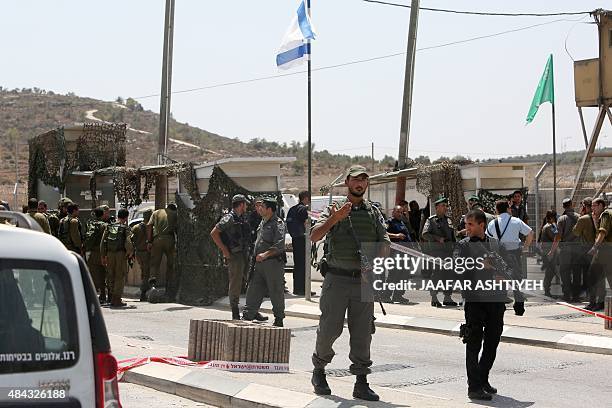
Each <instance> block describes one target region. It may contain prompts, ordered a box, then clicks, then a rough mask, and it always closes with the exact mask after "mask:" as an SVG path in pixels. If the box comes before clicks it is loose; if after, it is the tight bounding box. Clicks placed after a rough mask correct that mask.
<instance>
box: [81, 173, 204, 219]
mask: <svg viewBox="0 0 612 408" xmlns="http://www.w3.org/2000/svg"><path fill="white" fill-rule="evenodd" d="M160 175H167V176H169V177H178V179H179V183H180V184H181V187H182V188H183V189H185V190H187V191H188V192H189V194H190V197H191V198H192V199H195V198H198V197H199V193H198V192H197V184H196V182H195V171H194V169H193V164H192V163H175V164H170V165H160V166H144V167H140V168H138V169H135V168H131V167H117V166H114V167H106V168H103V169H99V170H96V171H94V172H93V174H92V175H91V178H90V180H89V188H90V190H91V193H92V197H95V191H96V177H97V176H112V177H113V186H114V190H115V196H116V197H117V201H118V202H119V203H120V204H121V206H123V207H131V206H134V205H139V204H140V203H142V202H143V201H147V200H149V199H150V197H149V193H150V192H151V190H152V189H153V188H154V187H153V186H154V185H155V179H156V178H157V177H158V176H160ZM143 181H144V183H143ZM95 206H96V203H95V200H94V201H92V208H94V207H95Z"/></svg>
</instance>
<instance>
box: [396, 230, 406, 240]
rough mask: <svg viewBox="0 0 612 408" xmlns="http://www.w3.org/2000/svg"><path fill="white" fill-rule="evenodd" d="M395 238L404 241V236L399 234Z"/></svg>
mask: <svg viewBox="0 0 612 408" xmlns="http://www.w3.org/2000/svg"><path fill="white" fill-rule="evenodd" d="M397 238H398V239H401V240H404V239H406V235H404V234H403V233H401V232H400V233H398V234H397Z"/></svg>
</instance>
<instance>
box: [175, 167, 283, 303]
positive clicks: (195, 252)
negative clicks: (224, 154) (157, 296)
mask: <svg viewBox="0 0 612 408" xmlns="http://www.w3.org/2000/svg"><path fill="white" fill-rule="evenodd" d="M184 173H185V174H183V175H182V179H181V174H179V180H188V179H189V177H190V176H189V173H190V172H189V171H188V169H185V171H184ZM191 177H192V180H193V186H194V189H193V190H188V191H189V193H190V195H191V197H194V196H195V197H198V198H197V199H196V200H194V203H195V207H194V208H193V209H189V208H187V206H186V205H185V204H184V203H183V200H182V199H181V198H180V197H178V196H177V200H176V202H177V206H178V220H179V223H178V227H177V237H178V242H177V257H176V259H177V271H178V276H179V280H180V289H179V301H180V302H181V303H185V304H200V305H202V304H204V305H208V304H211V303H212V302H214V301H215V300H217V299H219V298H220V297H223V296H227V287H228V280H227V266H225V265H224V263H223V257H222V255H221V253H220V251H219V250H218V249H217V247H216V246H215V244H214V242H213V241H212V239H211V238H210V231H211V230H212V229H213V227H214V226H215V224H216V223H217V221H218V220H219V219H220V218H221V216H222V215H223V214H224V212H225V211H226V210H227V209H228V208H231V200H232V196H233V195H234V194H244V195H245V196H247V197H248V198H249V199H251V204H249V208H248V210H247V211H251V210H253V204H252V202H253V200H252V199H253V198H254V197H255V196H259V195H266V194H267V195H272V196H276V197H277V201H278V202H279V204H280V205H282V195H281V194H280V192H278V191H274V192H269V193H259V192H258V193H256V194H255V193H253V192H251V191H249V190H246V189H245V188H243V187H241V186H239V185H238V184H236V183H235V182H234V181H233V180H232V179H231V178H230V177H229V176H227V174H225V172H223V170H221V168H220V167H218V166H215V167H214V169H213V172H212V176H211V178H210V181H209V187H208V192H207V193H206V195H205V196H204V197H202V198H199V192H198V191H197V185H195V176H194V175H193V173H192V176H191ZM181 183H185V184H181V185H182V186H185V187H187V185H188V182H187V181H181Z"/></svg>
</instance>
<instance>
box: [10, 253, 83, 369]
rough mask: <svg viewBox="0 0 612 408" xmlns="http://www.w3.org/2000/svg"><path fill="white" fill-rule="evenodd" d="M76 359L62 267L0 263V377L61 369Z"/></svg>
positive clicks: (70, 293) (68, 294)
mask: <svg viewBox="0 0 612 408" xmlns="http://www.w3.org/2000/svg"><path fill="white" fill-rule="evenodd" d="M78 356H79V350H78V328H77V323H76V310H75V305H74V293H73V289H72V284H71V282H70V276H69V274H68V271H67V270H66V268H64V267H63V266H62V265H60V264H58V263H55V262H46V261H24V260H10V259H2V260H0V373H12V372H19V373H23V372H31V371H42V370H51V369H59V368H65V367H69V366H71V365H74V364H75V363H76V361H77V359H78Z"/></svg>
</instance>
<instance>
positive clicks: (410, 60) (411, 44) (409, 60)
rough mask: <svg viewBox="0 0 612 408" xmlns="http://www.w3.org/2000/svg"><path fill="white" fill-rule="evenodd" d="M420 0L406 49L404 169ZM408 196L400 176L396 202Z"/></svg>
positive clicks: (414, 0)
mask: <svg viewBox="0 0 612 408" xmlns="http://www.w3.org/2000/svg"><path fill="white" fill-rule="evenodd" d="M419 5H420V0H412V4H411V6H410V26H409V28H408V45H407V50H406V71H405V75H404V97H403V101H402V122H401V125H400V145H399V155H398V167H399V169H400V170H401V169H404V168H405V167H406V160H407V156H408V141H409V136H410V117H411V114H412V85H413V81H414V60H415V58H414V56H415V53H416V40H417V28H418V25H419ZM405 196H406V177H398V178H397V182H396V190H395V204H399V202H400V201H401V200H403V199H404V198H405Z"/></svg>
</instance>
